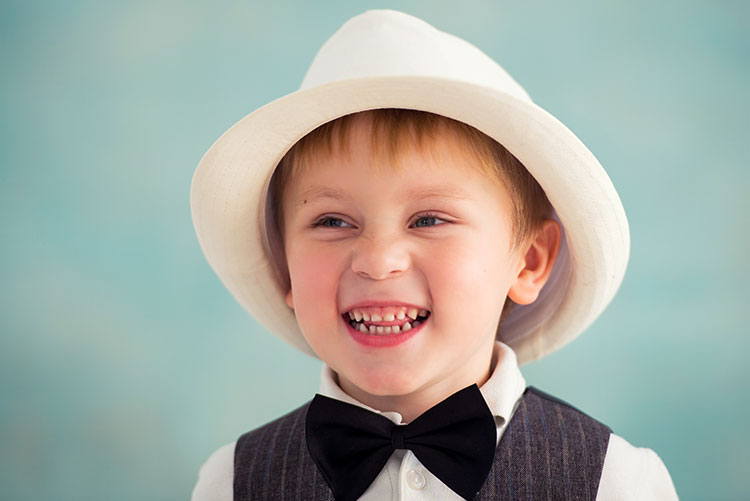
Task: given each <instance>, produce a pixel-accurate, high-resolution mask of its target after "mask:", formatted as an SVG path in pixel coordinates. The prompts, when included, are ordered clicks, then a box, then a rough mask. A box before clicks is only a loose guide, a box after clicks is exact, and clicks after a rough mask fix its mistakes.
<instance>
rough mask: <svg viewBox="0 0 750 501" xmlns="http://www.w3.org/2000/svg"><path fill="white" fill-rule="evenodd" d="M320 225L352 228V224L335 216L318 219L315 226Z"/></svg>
mask: <svg viewBox="0 0 750 501" xmlns="http://www.w3.org/2000/svg"><path fill="white" fill-rule="evenodd" d="M319 226H323V227H325V228H351V227H352V225H350V224H349V223H347V222H346V221H344V220H343V219H341V218H338V217H333V216H323V217H321V218H319V219H317V220H316V221H315V222H314V223H313V227H314V228H317V227H319Z"/></svg>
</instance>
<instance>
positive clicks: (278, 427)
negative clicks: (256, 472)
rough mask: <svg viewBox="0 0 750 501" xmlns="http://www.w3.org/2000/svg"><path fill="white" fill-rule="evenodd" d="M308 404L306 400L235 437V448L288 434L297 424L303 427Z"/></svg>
mask: <svg viewBox="0 0 750 501" xmlns="http://www.w3.org/2000/svg"><path fill="white" fill-rule="evenodd" d="M309 406H310V402H306V403H305V404H303V405H301V406H300V407H297V408H296V409H294V410H293V411H290V412H287V413H286V414H284V415H283V416H281V417H278V418H276V419H274V420H273V421H269V422H268V423H266V424H264V425H262V426H259V427H258V428H255V429H254V430H250V431H248V432H246V433H244V434H242V436H240V438H238V439H237V448H244V447H247V446H253V445H255V444H258V443H261V442H264V441H266V440H268V439H270V438H275V437H278V436H284V435H288V434H289V433H291V432H292V430H294V429H295V428H297V427H299V426H302V428H303V429H304V424H305V416H306V415H307V408H308V407H309Z"/></svg>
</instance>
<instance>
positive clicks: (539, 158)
mask: <svg viewBox="0 0 750 501" xmlns="http://www.w3.org/2000/svg"><path fill="white" fill-rule="evenodd" d="M375 108H407V109H415V110H421V111H427V112H431V113H435V114H438V115H443V116H446V117H449V118H452V119H455V120H459V121H461V122H465V123H467V124H469V125H471V126H473V127H475V128H477V129H478V130H480V131H482V132H483V133H485V134H487V135H488V136H490V137H492V138H494V139H495V140H497V141H498V142H499V143H501V144H502V145H503V146H505V147H506V148H507V149H508V150H509V151H510V152H511V153H513V155H515V156H516V157H517V158H518V159H519V160H520V161H521V162H522V163H523V164H524V166H526V168H527V169H528V170H529V172H530V173H531V174H532V175H533V176H534V178H536V180H537V181H538V182H539V184H540V185H541V186H542V188H543V189H544V191H545V192H546V194H547V197H548V198H549V200H550V202H551V203H552V205H553V207H554V209H555V212H556V216H557V218H558V219H559V221H560V222H561V223H562V226H563V229H564V237H563V242H562V245H561V249H560V252H559V255H558V259H557V262H556V264H555V267H554V269H553V272H552V275H551V276H550V279H549V281H548V282H547V284H546V285H545V287H544V288H543V289H542V292H541V294H540V296H539V298H538V299H537V300H536V301H535V302H534V303H532V304H530V305H526V306H517V307H515V308H513V309H511V310H510V312H509V313H508V314H507V315H505V316H504V317H503V319H502V321H501V323H500V328H499V338H500V339H501V340H502V341H504V342H505V343H507V344H508V345H510V346H511V347H512V348H513V349H514V351H515V352H516V354H517V356H518V360H519V363H521V364H523V363H528V362H531V361H533V360H536V359H538V358H540V357H543V356H544V355H546V354H548V353H550V352H552V351H554V350H556V349H558V348H560V347H562V346H563V345H565V344H566V343H568V342H570V341H571V340H572V339H574V338H575V337H576V336H578V335H579V334H580V333H581V332H583V331H584V330H585V329H586V328H587V327H588V326H589V325H590V324H591V323H592V322H593V321H594V320H595V319H596V318H597V316H599V314H600V313H601V312H602V311H603V310H604V308H605V307H606V306H607V304H608V303H609V302H610V301H611V300H612V298H613V297H614V295H615V293H616V291H617V289H618V287H619V286H620V283H621V282H622V279H623V276H624V273H625V268H626V266H627V261H628V255H629V252H630V234H629V230H628V223H627V219H626V216H625V211H624V209H623V207H622V203H621V202H620V199H619V197H618V195H617V192H616V191H615V188H614V186H613V185H612V182H611V181H610V179H609V177H608V176H607V174H606V172H605V171H604V169H603V168H602V166H601V165H600V164H599V162H598V161H597V159H596V158H595V157H594V155H593V154H592V153H591V152H590V151H589V150H588V149H587V148H586V146H584V145H583V143H582V142H581V141H580V140H579V139H578V138H577V137H576V136H575V135H574V134H573V133H572V132H571V131H570V130H568V128H566V127H565V126H564V125H563V124H562V123H561V122H559V121H558V120H557V119H556V118H554V117H553V116H552V115H550V114H549V113H547V112H546V111H544V110H543V109H542V108H540V107H539V106H537V105H536V104H534V103H533V102H532V101H531V99H530V98H529V96H528V94H527V93H526V91H525V90H524V89H523V88H522V87H521V86H520V85H519V84H518V83H516V82H515V81H514V80H513V79H512V78H511V77H510V76H509V75H508V73H506V71H505V70H504V69H503V68H501V67H500V66H499V65H498V64H497V63H495V62H494V61H493V60H492V59H490V58H489V57H488V56H487V55H486V54H484V53H483V52H482V51H480V50H479V49H477V48H476V47H474V46H473V45H471V44H469V43H468V42H466V41H464V40H462V39H460V38H457V37H455V36H453V35H450V34H447V33H444V32H441V31H439V30H437V29H435V28H434V27H432V26H431V25H429V24H427V23H426V22H424V21H422V20H420V19H417V18H415V17H413V16H410V15H407V14H404V13H401V12H396V11H392V10H373V11H367V12H365V13H364V14H361V15H358V16H356V17H354V18H352V19H350V20H349V21H347V22H346V23H345V24H344V25H343V26H342V27H341V28H340V29H339V30H338V31H337V32H336V33H334V34H333V36H332V37H331V38H330V39H329V40H328V41H327V42H326V43H325V44H324V45H323V47H322V48H321V49H320V51H319V52H318V54H317V55H316V56H315V59H314V60H313V62H312V65H311V66H310V68H309V70H308V72H307V75H306V76H305V79H304V81H303V82H302V86H301V87H300V89H299V90H298V91H296V92H293V93H291V94H288V95H286V96H284V97H281V98H279V99H277V100H275V101H273V102H271V103H269V104H267V105H265V106H263V107H261V108H259V109H258V110H256V111H254V112H252V113H251V114H249V115H247V116H246V117H245V118H243V119H242V120H240V121H239V122H237V123H236V124H235V125H233V126H232V127H231V128H230V129H229V130H228V131H226V132H225V133H224V134H223V135H222V136H221V137H220V138H219V139H218V140H217V141H216V142H215V143H214V144H213V145H212V146H211V147H210V148H209V150H208V152H206V154H205V155H204V157H203V158H202V159H201V161H200V164H199V165H198V168H197V169H196V171H195V175H194V176H193V182H192V188H191V193H190V204H191V209H192V215H193V223H194V225H195V231H196V233H197V235H198V240H199V242H200V245H201V248H202V249H203V252H204V253H205V255H206V258H207V259H208V262H209V263H210V265H211V266H212V267H213V269H214V270H215V272H216V273H217V275H218V276H219V278H220V279H221V281H222V282H223V283H224V285H225V286H226V287H227V288H228V289H229V291H230V292H231V293H232V295H233V296H234V297H235V298H236V299H237V301H239V302H240V304H242V306H244V307H245V308H246V309H247V310H248V311H249V312H250V313H251V314H252V315H253V316H254V317H255V318H256V319H257V320H258V321H259V322H260V323H261V324H262V325H264V326H265V327H266V328H268V329H269V330H270V331H271V332H273V333H274V334H276V335H278V336H279V337H281V338H282V339H284V340H285V341H287V342H288V343H290V344H291V345H292V346H294V347H296V348H298V349H300V350H302V351H304V352H306V353H309V354H311V355H313V356H314V355H315V354H314V353H313V351H312V349H311V348H310V346H309V345H308V344H307V342H306V341H305V339H304V337H303V336H302V333H301V332H300V330H299V327H298V326H297V322H296V320H295V317H294V312H293V311H292V310H291V309H290V308H289V307H288V306H287V305H286V303H285V302H284V294H285V293H286V290H284V286H283V285H282V284H281V282H280V281H279V279H278V278H277V272H276V269H275V266H274V259H273V257H272V256H271V253H270V250H269V243H268V238H267V236H266V218H267V214H266V212H267V211H266V206H267V199H266V195H267V190H268V185H269V181H270V178H271V175H272V173H273V171H274V169H275V167H276V166H277V165H278V163H279V161H280V160H281V158H282V157H283V156H284V154H285V153H286V152H287V151H288V150H289V149H290V148H291V147H292V146H293V145H294V144H295V143H296V142H297V141H298V140H299V139H301V138H302V137H303V136H305V135H306V134H307V133H308V132H310V131H312V130H313V129H315V128H316V127H318V126H320V125H322V124H324V123H326V122H329V121H331V120H334V119H336V118H339V117H341V116H344V115H348V114H351V113H355V112H359V111H364V110H369V109H375Z"/></svg>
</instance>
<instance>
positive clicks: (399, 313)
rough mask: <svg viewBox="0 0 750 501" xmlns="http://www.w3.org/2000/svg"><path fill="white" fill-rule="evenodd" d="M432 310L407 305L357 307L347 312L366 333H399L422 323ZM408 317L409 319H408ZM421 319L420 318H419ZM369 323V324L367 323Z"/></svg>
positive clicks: (356, 325)
mask: <svg viewBox="0 0 750 501" xmlns="http://www.w3.org/2000/svg"><path fill="white" fill-rule="evenodd" d="M429 315H430V312H429V311H428V310H426V309H418V308H412V307H406V306H398V307H384V308H372V307H371V308H355V309H353V310H350V311H348V312H347V316H348V317H349V321H350V323H351V325H352V327H354V328H355V329H357V330H359V331H360V332H363V333H365V334H380V335H384V334H399V333H401V332H405V331H408V330H410V329H413V328H414V327H416V326H417V325H419V324H420V323H422V322H423V321H424V320H425V319H426V318H427V317H428V316H429ZM407 317H408V319H407ZM405 319H407V321H406V322H403V323H401V322H399V323H398V324H397V325H374V324H371V323H370V322H373V323H374V322H394V321H397V320H398V321H403V320H405ZM417 319H419V320H417ZM365 323H367V324H368V325H365Z"/></svg>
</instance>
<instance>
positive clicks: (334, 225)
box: [282, 120, 524, 405]
mask: <svg viewBox="0 0 750 501" xmlns="http://www.w3.org/2000/svg"><path fill="white" fill-rule="evenodd" d="M369 138H370V136H369V124H368V123H367V122H366V121H364V120H359V121H357V122H356V123H355V124H354V125H353V128H352V130H351V133H350V136H349V141H350V143H349V155H348V156H347V155H346V154H344V153H341V152H340V151H337V150H335V149H334V151H333V153H332V154H330V155H324V156H319V157H316V160H315V164H314V165H310V166H309V167H308V168H306V169H303V170H301V171H300V172H299V173H297V174H296V175H294V176H292V177H291V178H290V179H289V180H288V181H287V182H286V185H285V187H284V192H283V198H282V206H283V213H284V242H285V244H284V248H285V254H286V261H287V266H288V270H289V278H290V283H291V288H290V290H289V292H288V294H287V303H288V304H289V306H290V307H292V308H294V311H295V315H296V318H297V321H298V323H299V326H300V329H301V331H302V333H303V334H304V336H305V339H306V340H307V342H308V343H309V344H310V346H311V347H312V348H313V350H314V351H315V352H316V353H317V354H318V356H319V357H320V358H321V359H322V360H323V361H324V362H326V363H327V364H328V365H329V366H330V367H331V368H332V369H333V370H334V371H335V372H336V373H337V374H338V376H339V384H340V385H341V387H342V389H344V391H346V392H347V393H349V394H350V395H352V396H354V397H355V398H358V399H359V400H361V401H363V402H364V403H368V404H369V405H376V404H377V403H378V402H379V403H381V404H382V399H383V398H386V399H396V400H398V399H402V400H403V399H415V400H419V399H423V400H435V402H437V401H439V400H441V399H442V398H444V397H445V396H448V395H450V394H451V393H453V392H455V391H458V390H460V389H462V388H464V387H465V386H468V385H470V384H472V383H479V384H481V383H483V382H484V380H486V378H487V377H488V374H489V366H490V359H491V354H492V348H493V344H494V341H495V335H496V330H497V325H498V321H499V318H500V313H501V311H502V309H503V304H504V301H505V299H506V296H507V294H508V292H509V290H510V289H511V287H513V286H514V284H515V283H516V282H517V281H518V276H519V272H520V271H521V269H522V268H523V267H524V256H522V255H518V254H517V253H515V252H513V251H512V243H513V233H512V224H511V211H512V208H513V207H512V202H511V199H510V196H509V194H508V193H507V191H506V189H505V188H504V187H503V186H502V184H501V183H499V182H498V181H496V180H491V179H489V178H488V177H487V175H485V174H484V173H482V172H481V171H480V169H478V168H475V167H474V166H473V164H472V162H475V159H473V158H472V157H471V156H470V155H467V154H466V153H465V152H464V151H465V150H463V149H462V148H461V147H460V143H459V140H458V139H457V138H456V136H455V135H454V134H452V133H451V132H450V131H449V130H447V129H445V128H440V129H439V130H438V134H437V136H436V137H435V138H434V140H428V141H427V142H426V143H425V145H424V147H423V148H422V149H419V148H416V147H415V148H412V149H411V150H409V151H405V152H403V153H402V155H401V156H400V158H399V161H400V162H402V165H401V166H400V168H388V167H382V166H378V165H376V164H375V163H374V161H373V157H374V156H373V154H372V151H371V142H370V139H369ZM435 402H433V403H435Z"/></svg>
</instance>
